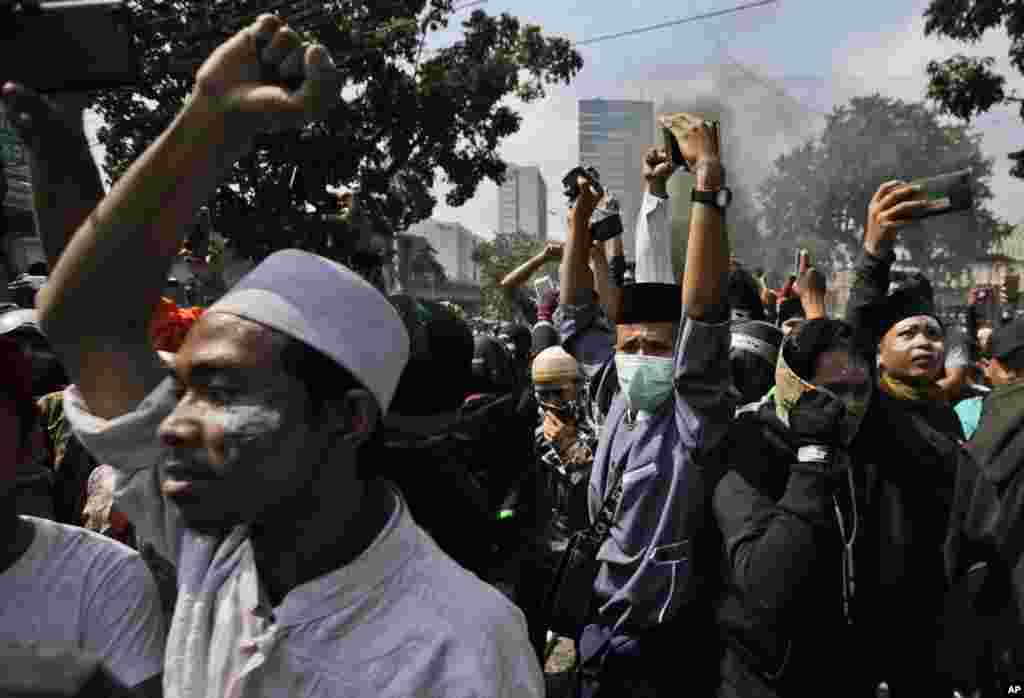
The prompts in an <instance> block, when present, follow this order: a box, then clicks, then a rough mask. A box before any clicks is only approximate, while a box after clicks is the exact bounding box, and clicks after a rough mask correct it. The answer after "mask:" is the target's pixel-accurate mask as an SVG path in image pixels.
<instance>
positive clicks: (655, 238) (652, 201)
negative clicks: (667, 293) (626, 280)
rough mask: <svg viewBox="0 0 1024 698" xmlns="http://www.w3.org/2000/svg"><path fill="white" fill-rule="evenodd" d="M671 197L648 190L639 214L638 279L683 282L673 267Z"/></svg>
mask: <svg viewBox="0 0 1024 698" xmlns="http://www.w3.org/2000/svg"><path fill="white" fill-rule="evenodd" d="M670 218H671V211H670V206H669V201H668V199H667V198H665V199H662V198H661V197H659V196H654V195H653V194H651V193H650V192H649V191H645V192H644V199H643V202H642V203H641V205H640V214H639V215H638V216H637V218H636V274H635V278H636V282H637V283H660V284H675V283H679V282H678V280H677V279H676V275H675V273H674V272H673V270H672V224H671V220H670Z"/></svg>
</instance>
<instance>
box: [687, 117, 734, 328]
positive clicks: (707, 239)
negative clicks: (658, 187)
mask: <svg viewBox="0 0 1024 698" xmlns="http://www.w3.org/2000/svg"><path fill="white" fill-rule="evenodd" d="M680 136H682V137H680ZM676 138H677V139H678V141H679V143H680V144H681V145H680V148H681V149H682V152H683V157H685V158H686V160H687V162H688V163H690V167H691V169H692V170H693V171H694V174H695V179H696V181H695V183H694V188H695V189H697V190H698V191H717V190H719V189H721V188H722V187H724V186H725V168H723V167H722V161H721V159H720V157H719V152H718V139H717V136H716V135H715V133H714V131H713V129H712V127H711V126H709V125H708V124H707V123H704V122H702V123H698V124H696V125H694V126H692V127H691V128H690V129H689V131H688V132H687V133H685V134H682V133H680V134H676ZM728 279H729V236H728V235H727V234H726V231H725V212H724V211H722V210H721V209H719V208H716V207H715V206H711V205H708V204H702V203H694V204H693V205H692V206H691V209H690V238H689V242H688V244H687V246H686V269H685V270H684V272H683V281H682V286H683V307H684V308H686V313H687V315H688V316H689V317H690V318H691V319H694V320H704V321H720V320H722V319H724V318H726V317H727V316H728V307H727V305H728V300H727V298H726V287H727V284H728Z"/></svg>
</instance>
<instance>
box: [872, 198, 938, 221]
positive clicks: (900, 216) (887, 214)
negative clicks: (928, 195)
mask: <svg viewBox="0 0 1024 698" xmlns="http://www.w3.org/2000/svg"><path fill="white" fill-rule="evenodd" d="M928 205H929V202H928V201H921V200H915V201H905V202H903V203H902V204H896V205H895V206H893V207H891V208H888V209H886V210H884V211H883V212H882V215H881V217H880V220H881V222H883V223H885V224H888V225H890V226H893V225H905V224H907V223H913V222H914V218H913V214H914V212H915V211H919V210H921V209H924V208H927V207H928Z"/></svg>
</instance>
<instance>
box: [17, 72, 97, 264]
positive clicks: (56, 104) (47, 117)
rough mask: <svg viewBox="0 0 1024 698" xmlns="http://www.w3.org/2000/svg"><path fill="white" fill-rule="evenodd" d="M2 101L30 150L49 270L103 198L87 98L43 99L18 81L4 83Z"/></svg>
mask: <svg viewBox="0 0 1024 698" xmlns="http://www.w3.org/2000/svg"><path fill="white" fill-rule="evenodd" d="M2 99H3V103H4V107H5V109H6V110H7V113H8V114H10V116H11V119H10V120H11V123H12V124H13V126H14V128H15V129H16V130H17V132H18V136H19V137H20V138H21V140H22V142H23V143H24V144H25V146H26V149H27V150H28V163H29V171H30V173H31V175H32V208H33V212H34V215H35V223H36V232H37V233H38V234H39V238H40V240H42V243H43V251H44V252H45V253H46V263H47V265H48V266H49V268H50V269H53V268H54V266H56V264H57V259H58V258H59V257H60V254H61V252H63V250H64V246H65V245H67V243H68V241H69V240H70V239H71V236H72V235H73V234H74V232H75V230H77V229H78V227H79V226H81V225H82V223H83V221H85V219H86V217H87V216H88V215H89V214H90V213H91V212H92V210H93V209H94V208H96V204H97V203H99V201H100V199H102V198H103V184H102V182H101V181H100V174H99V171H98V170H97V169H96V163H95V162H94V160H93V157H92V153H90V152H89V144H88V141H87V140H86V137H85V130H84V127H83V123H82V110H83V107H84V105H85V103H86V101H87V99H88V97H87V96H86V95H81V94H72V95H64V96H62V97H60V98H57V97H54V98H49V99H44V98H43V97H41V96H40V95H38V94H36V93H35V92H33V91H32V90H29V89H27V88H25V87H23V86H21V85H16V84H8V85H5V86H4V89H3V94H2Z"/></svg>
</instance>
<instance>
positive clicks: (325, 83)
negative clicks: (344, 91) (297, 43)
mask: <svg viewBox="0 0 1024 698" xmlns="http://www.w3.org/2000/svg"><path fill="white" fill-rule="evenodd" d="M303 57H304V67H303V73H304V74H305V75H304V77H305V79H304V80H303V81H302V86H301V87H300V88H299V89H298V91H297V92H295V93H294V94H293V95H292V96H291V102H292V106H293V108H294V109H295V110H296V111H297V112H302V113H304V114H305V115H306V116H307V117H308V118H311V119H315V118H318V117H322V116H324V115H325V114H326V113H327V112H328V111H330V109H331V108H332V107H333V106H334V105H335V104H337V103H338V100H339V99H340V97H341V83H342V80H341V75H340V73H339V71H338V68H337V67H336V66H335V64H334V61H333V60H332V59H331V56H330V54H329V53H328V52H327V49H325V48H324V47H323V46H320V45H318V44H317V45H312V46H307V47H306V48H305V50H304V52H303Z"/></svg>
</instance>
